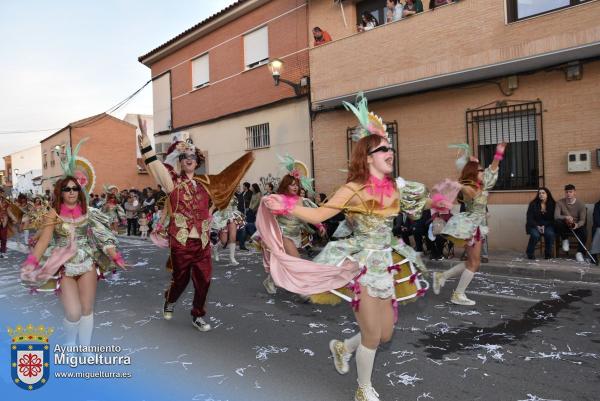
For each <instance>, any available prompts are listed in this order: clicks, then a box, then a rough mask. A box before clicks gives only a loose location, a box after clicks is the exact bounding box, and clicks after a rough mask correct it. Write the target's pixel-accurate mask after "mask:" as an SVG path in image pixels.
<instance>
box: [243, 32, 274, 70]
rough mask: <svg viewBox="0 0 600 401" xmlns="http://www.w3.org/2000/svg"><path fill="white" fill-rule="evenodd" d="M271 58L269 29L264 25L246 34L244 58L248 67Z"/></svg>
mask: <svg viewBox="0 0 600 401" xmlns="http://www.w3.org/2000/svg"><path fill="white" fill-rule="evenodd" d="M268 58H269V30H268V28H267V27H266V26H265V27H262V28H260V29H257V30H256V31H254V32H250V33H249V34H247V35H245V36H244V60H245V65H246V67H253V66H254V65H255V64H256V63H258V62H259V61H263V60H266V59H268Z"/></svg>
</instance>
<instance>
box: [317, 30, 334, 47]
mask: <svg viewBox="0 0 600 401" xmlns="http://www.w3.org/2000/svg"><path fill="white" fill-rule="evenodd" d="M313 38H314V39H315V47H317V46H320V45H322V44H324V43H327V42H331V35H330V34H329V33H328V32H327V31H324V30H322V29H321V28H319V27H318V26H315V27H314V28H313Z"/></svg>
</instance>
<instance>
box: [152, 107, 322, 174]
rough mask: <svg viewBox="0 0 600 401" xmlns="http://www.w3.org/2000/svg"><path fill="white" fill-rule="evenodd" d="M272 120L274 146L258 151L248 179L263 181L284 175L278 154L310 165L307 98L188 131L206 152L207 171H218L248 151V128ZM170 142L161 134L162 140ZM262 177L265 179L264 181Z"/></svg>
mask: <svg viewBox="0 0 600 401" xmlns="http://www.w3.org/2000/svg"><path fill="white" fill-rule="evenodd" d="M267 122H268V123H269V126H270V139H271V146H270V147H268V148H265V149H257V150H254V156H255V159H256V160H255V161H254V164H253V165H252V167H251V168H250V170H249V172H248V174H247V176H246V177H245V178H244V181H249V182H250V183H254V182H256V183H261V182H263V181H264V182H266V181H265V180H268V177H269V174H270V175H271V176H274V177H281V176H282V175H283V174H285V173H284V172H282V170H280V169H279V159H278V158H277V155H281V156H283V155H285V154H286V153H289V154H290V155H292V156H293V157H294V158H296V159H298V160H301V161H303V162H304V163H305V164H306V165H307V166H309V168H310V137H309V132H310V118H309V114H308V102H307V100H306V99H299V100H290V101H288V102H286V103H284V104H280V105H278V106H274V107H269V108H264V109H261V110H257V111H253V112H248V113H243V114H240V115H237V116H234V117H230V118H227V119H223V120H220V121H216V122H213V123H208V124H204V125H199V126H197V127H194V128H190V129H188V130H186V131H187V132H189V134H190V138H191V139H192V140H193V141H194V144H195V145H196V146H197V147H199V148H200V149H201V150H202V151H203V152H205V155H206V158H207V166H206V167H207V172H208V173H209V174H216V173H219V172H220V171H222V170H223V169H224V168H225V167H227V166H228V165H229V164H230V163H231V162H233V161H234V160H235V159H237V158H238V157H240V156H242V155H243V154H244V153H245V152H246V127H249V126H253V125H258V124H263V123H267ZM165 139H167V141H170V140H171V139H170V137H166V136H161V137H159V138H157V141H158V142H167V141H165ZM261 178H263V179H262V180H261Z"/></svg>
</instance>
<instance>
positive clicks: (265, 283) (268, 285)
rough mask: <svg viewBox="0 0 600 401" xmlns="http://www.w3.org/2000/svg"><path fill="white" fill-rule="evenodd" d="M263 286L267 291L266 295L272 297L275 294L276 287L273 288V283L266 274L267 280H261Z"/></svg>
mask: <svg viewBox="0 0 600 401" xmlns="http://www.w3.org/2000/svg"><path fill="white" fill-rule="evenodd" d="M263 286H264V287H265V290H267V294H269V295H274V294H276V293H277V287H275V283H274V282H273V278H272V277H271V275H270V274H267V278H266V279H264V280H263Z"/></svg>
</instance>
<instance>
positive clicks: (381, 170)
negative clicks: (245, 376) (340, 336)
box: [257, 94, 457, 401]
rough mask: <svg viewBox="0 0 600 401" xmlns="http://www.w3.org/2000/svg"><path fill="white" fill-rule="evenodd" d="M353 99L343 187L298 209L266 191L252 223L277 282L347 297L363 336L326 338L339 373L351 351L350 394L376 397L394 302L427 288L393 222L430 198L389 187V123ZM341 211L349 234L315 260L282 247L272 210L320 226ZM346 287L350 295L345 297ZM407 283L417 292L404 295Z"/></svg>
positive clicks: (401, 186) (415, 187) (440, 203)
mask: <svg viewBox="0 0 600 401" xmlns="http://www.w3.org/2000/svg"><path fill="white" fill-rule="evenodd" d="M357 100H358V101H357V104H356V106H355V105H351V104H348V103H344V105H345V106H346V108H348V109H350V110H351V111H352V112H353V113H354V114H355V115H356V117H357V118H358V120H359V123H360V125H359V126H358V127H357V129H356V130H355V132H354V135H353V139H354V140H356V141H357V142H356V144H355V146H354V149H353V152H352V159H351V161H350V166H349V171H348V179H347V182H346V184H345V185H343V186H342V187H341V188H339V189H338V190H337V191H336V192H335V194H334V195H333V196H332V197H331V198H330V200H329V202H327V203H325V204H324V205H322V206H321V207H319V208H307V207H303V206H302V205H299V204H298V202H297V201H293V200H288V198H286V197H282V196H278V195H271V196H268V197H266V199H265V200H264V201H263V206H265V207H261V209H260V210H259V217H258V219H257V227H258V228H259V230H260V232H261V239H262V241H263V242H264V243H265V244H266V247H267V248H268V252H269V253H270V257H269V259H268V262H269V264H270V271H271V276H272V277H273V280H274V281H275V284H277V285H278V286H281V287H283V288H286V289H287V290H289V291H292V292H296V293H299V294H306V295H312V294H319V293H323V292H327V291H330V292H333V293H334V294H336V296H339V297H340V298H343V299H345V300H348V301H350V302H351V304H352V306H353V308H354V312H355V316H356V320H357V322H358V325H359V327H360V333H359V334H357V335H355V336H353V337H351V338H348V339H346V340H345V341H338V340H332V341H331V342H330V344H329V346H330V350H331V353H332V356H333V361H334V366H335V368H336V370H337V371H338V372H339V373H340V374H345V373H348V371H349V365H348V362H349V360H350V358H351V357H352V355H353V354H354V353H355V352H356V366H357V373H358V389H357V391H356V396H355V399H356V400H361V401H362V400H364V401H378V400H379V396H378V394H377V392H376V391H375V390H374V389H373V386H372V385H371V373H372V370H373V362H374V360H375V353H376V350H377V347H378V346H379V344H381V343H384V342H387V341H389V340H390V339H391V337H392V334H393V331H394V323H395V310H396V306H397V302H398V300H399V301H405V300H407V299H411V298H413V297H416V296H418V295H422V294H423V293H424V291H425V288H426V284H425V282H423V281H422V280H421V279H420V273H419V272H418V271H416V270H413V266H417V268H418V269H419V270H421V271H424V270H425V266H424V265H423V262H422V261H421V259H420V257H419V256H418V254H417V253H416V252H415V251H414V250H413V249H412V248H410V246H408V245H407V244H404V243H403V242H402V241H401V240H399V239H397V238H396V237H394V236H393V234H392V226H393V220H394V217H395V216H397V215H398V213H399V212H400V211H403V212H406V213H408V214H409V215H411V216H412V217H414V218H418V217H419V215H420V213H421V211H422V210H423V209H424V208H425V207H429V206H431V205H432V202H431V201H430V200H429V198H428V192H427V190H426V189H425V186H424V185H423V184H419V183H415V182H408V181H404V180H402V179H401V178H399V179H397V180H396V185H394V181H393V180H392V178H391V174H392V172H393V170H394V168H393V166H394V149H393V148H392V146H391V144H390V142H389V140H388V138H387V130H386V126H385V124H383V122H382V120H381V118H380V117H378V116H377V115H375V114H374V113H371V112H369V110H368V108H367V99H366V98H365V97H364V96H362V94H360V95H359V97H358V99H357ZM456 192H457V190H455V192H454V195H456ZM440 196H441V195H440ZM434 204H435V206H436V207H438V208H440V209H443V208H447V207H448V206H450V205H451V202H450V200H449V199H446V198H444V199H442V198H439V199H438V200H437V201H436V202H435V203H434ZM340 210H342V211H343V212H344V213H345V215H346V221H347V222H348V224H347V225H348V227H349V228H350V229H351V230H352V232H351V233H349V234H352V236H351V237H350V238H348V239H342V240H337V241H330V242H329V243H328V244H327V245H326V246H325V248H324V249H323V251H322V252H321V253H320V254H319V255H318V256H317V257H316V258H315V259H314V260H313V261H312V262H311V261H306V260H302V259H299V258H294V257H293V256H290V255H287V254H285V253H284V252H282V251H283V250H285V251H287V247H285V246H282V245H281V242H280V234H279V233H278V232H277V231H278V230H277V229H276V228H274V227H273V226H274V224H275V223H274V222H273V220H274V219H273V217H272V216H270V215H271V214H272V213H273V214H276V215H278V216H281V215H283V216H286V217H287V216H290V217H293V218H297V219H301V220H303V221H305V222H309V223H312V224H319V223H321V222H322V221H325V220H327V219H329V218H331V217H333V216H334V215H336V214H337V213H339V211H340ZM273 231H276V232H275V234H273ZM283 235H284V236H285V234H283ZM284 240H285V239H284ZM284 244H285V242H284ZM401 273H403V274H406V276H403V278H396V277H398V276H399V275H400V274H401ZM421 283H422V284H423V287H421ZM347 286H349V287H350V290H351V291H350V294H353V297H349V296H348V295H347V294H345V292H346V290H347V289H346V287H347ZM405 286H408V288H410V290H411V291H414V292H413V293H412V294H410V295H408V296H407V295H406V293H405V292H404V291H406V290H405V288H406V287H405ZM312 299H313V301H314V302H319V301H320V300H321V298H320V297H319V298H316V297H313V298H312ZM323 301H324V302H326V300H324V299H323Z"/></svg>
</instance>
